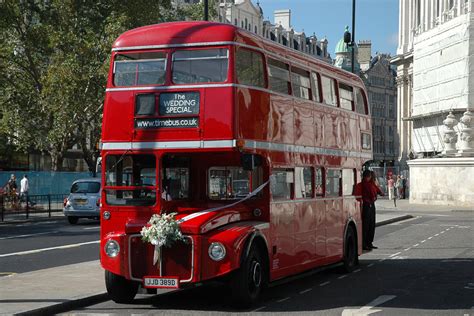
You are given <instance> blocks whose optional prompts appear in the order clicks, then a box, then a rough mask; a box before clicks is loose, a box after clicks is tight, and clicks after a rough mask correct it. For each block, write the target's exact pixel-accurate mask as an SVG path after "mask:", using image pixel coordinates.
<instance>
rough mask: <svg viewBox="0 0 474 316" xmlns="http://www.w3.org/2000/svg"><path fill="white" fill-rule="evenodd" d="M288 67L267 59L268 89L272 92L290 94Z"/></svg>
mask: <svg viewBox="0 0 474 316" xmlns="http://www.w3.org/2000/svg"><path fill="white" fill-rule="evenodd" d="M288 69H289V66H288V65H287V64H285V63H282V62H281V61H278V60H275V59H268V79H269V82H268V83H269V88H270V89H271V90H273V91H276V92H280V93H284V94H290V87H291V83H290V72H289V71H288Z"/></svg>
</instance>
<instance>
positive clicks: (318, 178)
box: [314, 167, 325, 197]
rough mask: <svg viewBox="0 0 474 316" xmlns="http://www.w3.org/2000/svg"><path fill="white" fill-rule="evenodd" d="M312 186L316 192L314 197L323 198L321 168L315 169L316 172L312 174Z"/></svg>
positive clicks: (322, 172) (322, 174) (322, 171)
mask: <svg viewBox="0 0 474 316" xmlns="http://www.w3.org/2000/svg"><path fill="white" fill-rule="evenodd" d="M314 186H315V191H316V196H319V197H323V196H324V191H325V190H324V169H323V168H321V167H316V172H315V174H314Z"/></svg>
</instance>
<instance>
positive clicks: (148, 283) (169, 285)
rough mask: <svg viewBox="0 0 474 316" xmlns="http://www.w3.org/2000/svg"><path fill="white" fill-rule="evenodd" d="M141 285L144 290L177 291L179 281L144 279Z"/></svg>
mask: <svg viewBox="0 0 474 316" xmlns="http://www.w3.org/2000/svg"><path fill="white" fill-rule="evenodd" d="M143 285H144V287H146V288H162V289H177V288H179V280H178V278H157V277H145V278H144V279H143Z"/></svg>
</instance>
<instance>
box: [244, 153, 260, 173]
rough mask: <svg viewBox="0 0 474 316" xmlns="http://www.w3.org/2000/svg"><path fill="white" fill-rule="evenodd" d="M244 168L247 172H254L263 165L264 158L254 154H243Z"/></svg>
mask: <svg viewBox="0 0 474 316" xmlns="http://www.w3.org/2000/svg"><path fill="white" fill-rule="evenodd" d="M241 162H242V168H243V169H244V170H246V171H252V170H254V169H255V168H256V167H259V166H261V165H262V157H260V156H259V155H254V154H242V156H241Z"/></svg>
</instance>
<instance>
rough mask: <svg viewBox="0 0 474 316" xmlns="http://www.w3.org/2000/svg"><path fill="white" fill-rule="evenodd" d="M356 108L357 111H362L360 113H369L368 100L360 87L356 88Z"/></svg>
mask: <svg viewBox="0 0 474 316" xmlns="http://www.w3.org/2000/svg"><path fill="white" fill-rule="evenodd" d="M355 110H356V112H357V113H360V114H368V113H367V102H366V100H365V98H364V94H363V93H362V90H361V89H359V88H356V89H355Z"/></svg>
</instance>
